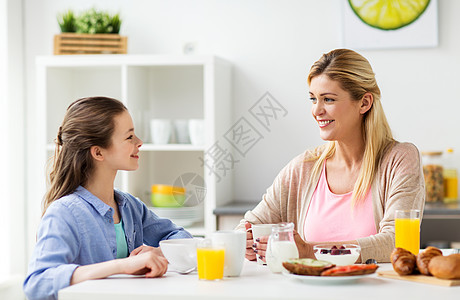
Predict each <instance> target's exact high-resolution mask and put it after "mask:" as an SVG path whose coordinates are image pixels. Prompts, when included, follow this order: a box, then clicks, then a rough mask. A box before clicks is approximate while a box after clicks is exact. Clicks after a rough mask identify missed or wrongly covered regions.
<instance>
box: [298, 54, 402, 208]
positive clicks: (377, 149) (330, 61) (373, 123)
mask: <svg viewBox="0 0 460 300" xmlns="http://www.w3.org/2000/svg"><path fill="white" fill-rule="evenodd" d="M319 75H326V76H327V77H329V78H330V79H331V80H334V81H337V82H338V83H340V85H341V88H342V89H344V90H346V91H348V92H349V93H350V95H351V98H352V99H354V100H356V101H359V100H361V99H362V98H363V96H364V94H365V93H368V92H369V93H371V94H372V96H373V98H374V102H373V104H372V107H371V108H370V109H369V110H368V111H367V112H366V113H365V115H364V118H363V124H362V132H363V138H364V143H365V149H364V156H363V162H362V165H361V170H360V172H359V175H358V178H357V180H356V182H355V185H354V188H353V196H352V203H353V205H355V204H358V203H361V202H363V201H364V199H365V196H366V194H367V191H368V190H369V188H370V186H371V184H372V182H373V180H374V177H375V175H376V172H377V168H378V164H379V161H380V159H381V158H382V156H383V153H384V150H385V148H387V147H388V146H389V145H392V144H393V143H394V139H393V135H392V133H391V129H390V126H389V125H388V121H387V119H386V117H385V113H384V112H383V107H382V103H381V102H380V89H379V86H378V85H377V81H376V80H375V74H374V71H373V70H372V67H371V65H370V63H369V61H367V59H366V58H364V57H363V56H361V55H360V54H358V53H356V52H355V51H352V50H348V49H336V50H332V51H330V52H329V53H326V54H323V56H321V58H320V59H319V60H318V61H317V62H315V63H314V64H313V66H312V67H311V69H310V73H309V74H308V79H307V81H308V84H309V85H310V83H311V80H312V78H314V77H316V76H319ZM315 152H316V153H318V151H315ZM334 153H335V142H334V141H331V142H329V143H327V145H326V148H325V150H324V151H323V152H322V154H321V155H319V156H317V157H315V159H316V162H315V165H314V166H313V170H312V177H314V176H317V175H318V173H319V172H320V171H321V168H322V166H323V163H324V161H325V160H326V159H327V158H330V157H332V156H333V155H334Z"/></svg>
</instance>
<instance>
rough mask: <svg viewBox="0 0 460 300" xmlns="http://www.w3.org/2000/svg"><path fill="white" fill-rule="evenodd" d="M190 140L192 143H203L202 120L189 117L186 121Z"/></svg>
mask: <svg viewBox="0 0 460 300" xmlns="http://www.w3.org/2000/svg"><path fill="white" fill-rule="evenodd" d="M188 130H189V134H190V141H191V142H192V144H193V145H204V137H205V134H204V120H203V119H191V120H189V121H188Z"/></svg>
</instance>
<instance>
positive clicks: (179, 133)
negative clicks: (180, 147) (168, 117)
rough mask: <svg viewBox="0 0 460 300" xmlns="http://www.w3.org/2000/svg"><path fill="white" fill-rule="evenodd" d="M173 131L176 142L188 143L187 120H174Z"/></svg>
mask: <svg viewBox="0 0 460 300" xmlns="http://www.w3.org/2000/svg"><path fill="white" fill-rule="evenodd" d="M174 133H175V136H176V143H177V144H190V137H189V132H188V120H175V121H174Z"/></svg>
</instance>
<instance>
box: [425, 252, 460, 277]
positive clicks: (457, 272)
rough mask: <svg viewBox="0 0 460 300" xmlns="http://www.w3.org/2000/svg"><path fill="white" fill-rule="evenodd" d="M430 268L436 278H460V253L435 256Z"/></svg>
mask: <svg viewBox="0 0 460 300" xmlns="http://www.w3.org/2000/svg"><path fill="white" fill-rule="evenodd" d="M428 269H429V271H430V273H431V274H432V275H433V276H435V277H436V278H441V279H460V254H451V255H448V256H436V257H433V258H432V259H431V261H430V263H429V265H428Z"/></svg>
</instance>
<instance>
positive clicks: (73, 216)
mask: <svg viewBox="0 0 460 300" xmlns="http://www.w3.org/2000/svg"><path fill="white" fill-rule="evenodd" d="M141 145H142V141H141V140H140V139H139V138H138V137H137V136H136V134H135V133H134V126H133V121H132V119H131V116H130V114H129V112H128V110H127V109H126V107H125V106H124V105H123V104H122V103H121V102H120V101H118V100H115V99H111V98H107V97H88V98H82V99H79V100H77V101H75V102H74V103H72V104H71V105H70V106H69V108H68V109H67V112H66V115H65V117H64V121H63V122H62V125H61V127H59V131H58V134H57V138H56V147H57V148H56V155H55V157H54V164H53V168H52V171H51V173H50V188H49V190H48V192H47V194H46V195H45V199H44V212H43V217H42V220H41V222H40V226H39V228H38V232H37V244H36V246H35V249H34V252H33V254H32V258H31V260H30V263H29V272H28V275H27V278H26V279H25V281H24V292H25V294H26V296H27V297H28V299H57V296H58V291H59V290H60V289H62V288H64V287H66V286H69V285H72V284H76V283H79V282H82V281H85V280H89V279H97V278H104V277H107V276H110V275H113V274H137V275H145V276H146V277H159V276H162V275H163V274H164V273H165V272H166V270H167V266H168V262H167V260H166V259H165V258H164V257H163V255H162V253H161V250H160V249H159V248H157V247H158V243H159V241H160V240H164V239H174V238H191V237H192V236H191V235H190V234H189V233H188V232H186V231H185V230H184V229H183V228H182V227H178V226H176V225H175V224H173V223H172V222H171V221H170V220H167V219H162V218H159V217H158V216H156V215H155V214H154V213H153V212H151V211H150V210H149V209H148V208H147V207H146V206H145V204H143V203H142V202H141V201H140V200H139V199H137V198H135V197H134V196H132V195H130V194H128V193H124V192H122V191H119V190H116V189H114V180H115V176H116V174H117V172H118V170H126V171H134V170H136V169H137V168H138V167H139V148H140V147H141Z"/></svg>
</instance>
